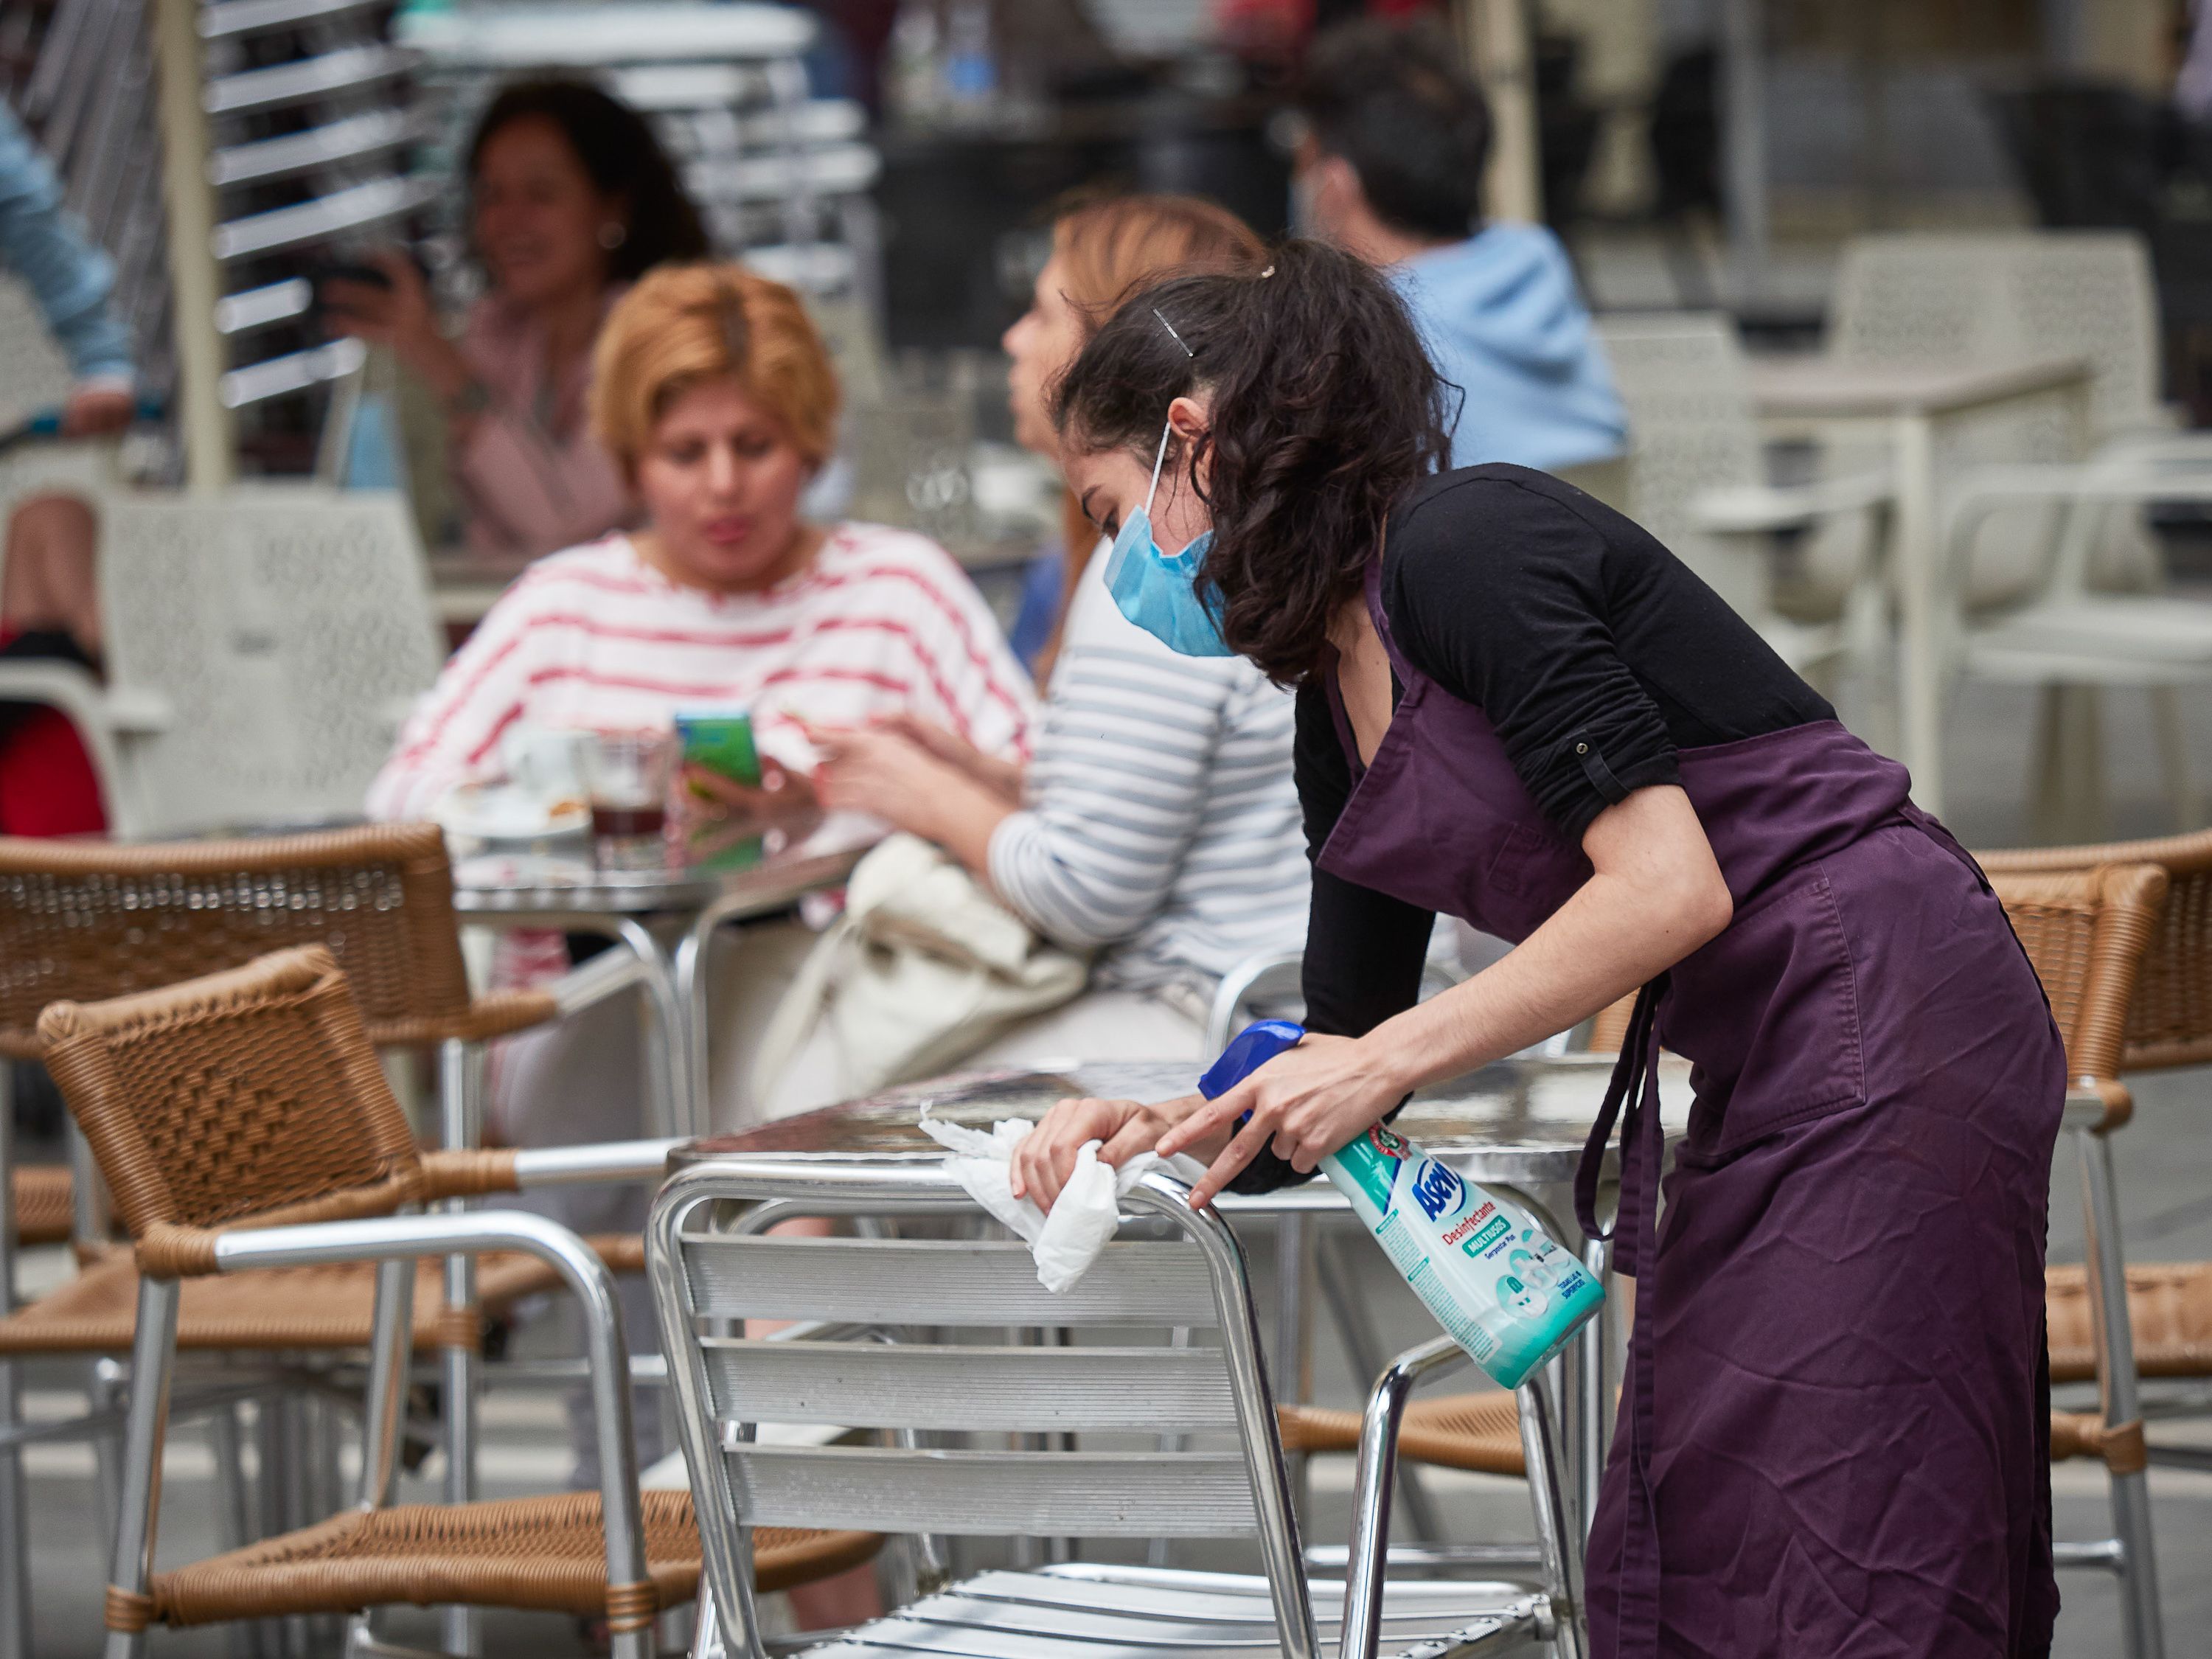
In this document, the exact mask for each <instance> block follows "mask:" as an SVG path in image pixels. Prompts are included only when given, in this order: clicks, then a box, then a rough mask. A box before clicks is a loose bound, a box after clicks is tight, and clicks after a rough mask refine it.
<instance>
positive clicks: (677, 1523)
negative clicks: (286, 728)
mask: <svg viewBox="0 0 2212 1659" xmlns="http://www.w3.org/2000/svg"><path fill="white" fill-rule="evenodd" d="M39 1032H40V1037H41V1039H42V1042H43V1046H44V1052H45V1054H46V1061H47V1064H48V1066H50V1067H51V1068H52V1071H53V1073H54V1075H55V1078H56V1080H57V1081H58V1083H59V1084H60V1085H61V1089H62V1092H63V1095H64V1098H65V1099H66V1100H67V1102H68V1103H69V1107H70V1112H71V1113H72V1115H74V1116H75V1117H76V1121H77V1122H78V1124H79V1126H80V1127H82V1129H83V1131H84V1133H85V1134H86V1137H87V1139H88V1140H89V1141H90V1143H91V1145H92V1147H93V1150H94V1155H95V1156H96V1158H98V1161H99V1165H100V1172H101V1173H102V1175H103V1176H105V1177H106V1180H107V1182H108V1183H109V1185H110V1187H111V1188H112V1190H113V1192H114V1194H115V1200H116V1206H117V1209H118V1213H119V1214H120V1216H121V1218H122V1219H123V1221H124V1223H125V1225H126V1227H127V1228H128V1230H129V1231H130V1235H131V1240H132V1242H133V1246H134V1254H135V1256H136V1261H137V1268H138V1272H139V1275H140V1276H139V1279H138V1280H137V1333H136V1340H135V1343H134V1346H133V1352H132V1363H131V1398H130V1407H129V1413H128V1419H127V1422H126V1425H125V1470H124V1502H123V1505H122V1508H121V1510H120V1511H119V1519H118V1528H117V1533H116V1541H115V1557H114V1564H113V1571H112V1575H111V1578H110V1583H109V1589H108V1592H107V1601H106V1623H107V1628H108V1631H109V1632H110V1636H109V1643H108V1648H107V1652H108V1654H109V1655H110V1659H126V1656H131V1655H136V1654H138V1653H140V1652H142V1651H143V1645H144V1632H145V1631H146V1630H147V1628H148V1627H149V1626H151V1625H153V1624H155V1623H166V1624H172V1625H185V1624H203V1623H209V1622H214V1621H217V1620H235V1619H253V1618H266V1617H273V1616H282V1615H311V1614H317V1613H356V1614H358V1615H360V1616H361V1617H362V1619H363V1620H366V1618H367V1610H368V1608H370V1607H374V1606H379V1605H386V1604H391V1603H394V1602H401V1601H413V1602H417V1603H422V1604H426V1605H427V1604H431V1603H451V1602H454V1601H459V1602H464V1603H467V1604H471V1605H474V1606H479V1607H522V1608H542V1609H550V1610H554V1611H559V1612H565V1613H576V1614H582V1615H586V1616H603V1617H605V1619H606V1620H607V1621H608V1626H609V1629H610V1631H611V1634H612V1638H613V1642H614V1651H615V1653H616V1654H617V1656H618V1659H645V1656H647V1655H648V1654H649V1653H650V1652H651V1650H652V1648H651V1638H652V1630H653V1624H654V1621H655V1620H656V1619H657V1617H658V1615H659V1613H660V1612H661V1611H662V1610H663V1609H665V1608H666V1607H671V1606H673V1605H675V1604H677V1603H678V1602H680V1601H684V1600H687V1599H689V1598H690V1596H691V1595H693V1594H694V1593H695V1590H696V1585H697V1582H698V1574H699V1565H700V1554H699V1545H698V1541H697V1532H696V1527H694V1526H692V1525H691V1524H690V1516H689V1514H688V1513H687V1510H688V1506H687V1505H686V1504H684V1501H683V1500H682V1498H680V1497H674V1496H671V1497H666V1498H656V1499H655V1500H654V1502H653V1504H652V1505H651V1506H650V1508H649V1509H648V1508H647V1507H646V1506H644V1505H642V1504H641V1501H640V1498H639V1494H638V1488H637V1479H636V1469H635V1453H634V1450H633V1448H632V1446H631V1442H630V1423H629V1409H630V1381H629V1357H628V1349H627V1346H626V1344H625V1343H624V1341H623V1334H622V1322H621V1314H620V1311H619V1310H618V1308H617V1305H616V1303H615V1300H614V1291H613V1283H612V1279H611V1276H610V1275H609V1273H608V1272H607V1270H606V1267H605V1264H604V1263H603V1262H602V1261H600V1260H599V1257H598V1256H597V1255H595V1254H593V1252H592V1250H591V1249H589V1248H588V1247H587V1246H586V1244H585V1243H584V1242H583V1241H582V1240H580V1239H579V1238H578V1237H576V1236H575V1235H574V1234H573V1233H571V1232H569V1231H568V1230H567V1229H565V1228H562V1227H561V1226H560V1225H557V1224H556V1223H553V1222H550V1221H548V1220H546V1219H545V1218H543V1217H540V1216H536V1215H531V1214H526V1213H523V1212H499V1211H475V1212H465V1213H442V1214H438V1215H430V1216H422V1215H403V1214H398V1213H397V1212H400V1211H402V1210H404V1209H407V1208H410V1207H411V1206H419V1205H422V1204H427V1203H431V1202H435V1201H436V1200H443V1199H452V1198H457V1197H465V1196H474V1195H480V1194H487V1193H492V1192H502V1191H513V1190H517V1189H519V1188H521V1187H523V1186H525V1185H530V1184H535V1182H536V1181H537V1180H538V1179H540V1178H560V1179H580V1178H600V1179H607V1178H636V1177H638V1176H641V1175H646V1174H648V1173H652V1172H656V1171H657V1170H658V1169H659V1165H660V1164H661V1162H662V1161H663V1160H664V1159H665V1156H666V1152H667V1146H668V1143H666V1142H665V1141H651V1142H638V1143H631V1144H627V1145H623V1146H613V1147H607V1148H601V1149H595V1152H594V1154H593V1155H592V1156H591V1157H588V1158H587V1157H584V1156H580V1153H579V1151H578V1149H574V1148H563V1149H561V1150H560V1151H559V1152H552V1153H541V1154H531V1153H526V1152H522V1153H518V1152H418V1151H417V1149H416V1146H415V1142H414V1138H413V1135H412V1134H411V1133H410V1130H409V1128H408V1126H407V1122H406V1120H405V1118H404V1115H402V1114H401V1112H400V1110H399V1109H398V1103H397V1102H396V1101H395V1100H394V1099H393V1098H392V1093H391V1091H390V1088H389V1086H388V1085H386V1080H385V1078H384V1074H383V1072H382V1070H381V1069H380V1066H379V1064H378V1061H377V1058H376V1053H375V1050H374V1048H373V1047H372V1046H371V1044H370V1042H369V1040H368V1032H367V1030H366V1029H365V1025H364V1022H363V1020H362V1016H361V1014H360V1012H359V1011H358V1010H357V1009H356V1007H355V1006H354V1004H353V1002H352V1000H350V998H349V996H348V994H347V985H346V980H345V976H344V975H343V974H342V973H341V972H340V971H339V970H338V969H337V964H336V963H335V962H334V961H333V960H332V958H331V954H330V953H329V952H328V951H325V950H324V949H322V948H321V947H320V946H312V947H309V948H307V949H301V950H291V951H279V952H277V953H276V954H274V955H271V956H269V957H264V958H262V959H261V960H259V961H258V962H255V963H250V964H248V965H247V966H246V967H244V968H239V969H229V970H228V971H226V972H222V973H218V974H212V975H208V976H206V977H204V978H201V979H197V980H194V981H189V982H188V983H185V984H183V985H179V986H175V987H170V988H167V989H164V990H158V991H149V992H144V993H141V994H137V995H134V996H128V997H122V998H118V999H116V1000H112V1001H110V1002H106V1003H101V1004H96V1005H92V1006H82V1005H78V1004H75V1003H69V1002H63V1003H58V1004H56V1005H55V1006H52V1007H51V1008H49V1009H48V1010H47V1011H46V1013H45V1014H44V1015H42V1016H41V1017H40V1022H39ZM488 1249H501V1250H509V1251H519V1252H521V1253H525V1254H527V1255H531V1256H532V1257H534V1258H535V1259H537V1260H538V1261H543V1262H544V1263H545V1264H546V1265H547V1266H548V1267H550V1268H551V1269H552V1270H553V1271H554V1272H555V1273H557V1274H558V1275H559V1277H560V1278H561V1279H562V1281H563V1282H564V1283H565V1284H567V1285H568V1288H569V1289H570V1290H571V1291H574V1294H575V1296H576V1297H577V1299H578V1302H579V1304H580V1306H581V1307H582V1309H583V1311H584V1316H585V1321H586V1340H587V1345H588V1355H589V1360H590V1370H591V1374H592V1393H593V1404H594V1418H595V1422H596V1425H597V1429H598V1433H599V1446H600V1453H601V1463H602V1468H603V1487H602V1490H601V1491H600V1492H599V1493H598V1494H595V1495H577V1494H563V1495H561V1496H558V1497H551V1498H531V1499H519V1500H508V1501H506V1502H501V1503H496V1504H462V1505H454V1506H448V1505H435V1506H409V1507H398V1508H394V1507H389V1506H388V1502H387V1500H388V1498H389V1497H390V1494H391V1491H392V1483H393V1480H394V1479H395V1475H396V1471H397V1467H398V1465H397V1454H398V1439H399V1435H398V1425H399V1418H400V1401H401V1398H402V1395H403V1393H404V1388H405V1382H406V1372H405V1360H406V1354H407V1344H406V1342H405V1340H404V1333H405V1331H406V1329H407V1328H408V1325H409V1322H410V1311H409V1307H408V1304H409V1303H410V1300H411V1299H412V1291H413V1289H414V1285H415V1279H416V1267H415V1265H414V1264H415V1260H416V1258H417V1257H419V1256H421V1255H426V1254H428V1255H446V1254H449V1253H452V1252H455V1251H465V1252H467V1253H469V1254H471V1255H476V1254H480V1253H482V1252H484V1251H486V1250H488ZM357 1261H375V1262H377V1263H379V1264H380V1266H379V1267H378V1268H377V1270H376V1271H377V1287H376V1291H377V1294H376V1310H375V1318H374V1331H373V1334H372V1340H371V1343H370V1345H369V1346H370V1350H371V1358H370V1363H369V1368H368V1369H369V1396H368V1413H367V1417H366V1423H367V1431H366V1433H367V1440H366V1443H365V1444H364V1447H363V1457H362V1489H361V1501H360V1504H359V1505H358V1506H357V1507H356V1509H355V1510H351V1511H349V1512H348V1513H345V1514H343V1515H340V1516H337V1517H334V1518H333V1519H331V1520H330V1521H327V1522H324V1523H323V1524H321V1525H319V1526H316V1527H312V1528H307V1529H306V1530H305V1531H301V1532H295V1533H293V1534H288V1535H286V1536H283V1537H280V1538H275V1539H270V1540H266V1541H263V1542H261V1543H258V1544H255V1545H252V1546H249V1547H246V1548H245V1549H242V1550H237V1551H234V1552H231V1553H228V1554H226V1555H222V1556H218V1557H216V1558H215V1559H212V1560H209V1561H204V1562H201V1563H199V1564H197V1565H192V1566H186V1567H182V1568H179V1569H176V1570H173V1571H167V1572H163V1573H159V1574H156V1573H155V1572H153V1571H152V1560H153V1554H154V1522H155V1500H156V1498H157V1495H158V1491H159V1480H158V1472H159V1469H160V1466H161V1445H162V1440H163V1437H164V1433H165V1431H166V1426H167V1413H168V1401H169V1394H170V1389H171V1386H172V1381H173V1374H174V1369H175V1362H176V1352H177V1331H178V1325H179V1312H180V1309H181V1307H182V1305H183V1304H184V1303H185V1299H186V1297H185V1286H186V1285H196V1284H201V1283H208V1282H220V1281H221V1279H222V1276H223V1275H227V1274H230V1273H237V1272H240V1271H243V1270H246V1269H250V1268H254V1267H281V1268H284V1269H287V1270H295V1271H296V1270H306V1271H309V1272H313V1271H318V1270H319V1269H322V1268H325V1267H329V1266H331V1265H334V1264H337V1263H340V1262H357ZM770 1546H771V1547H770V1549H769V1552H768V1553H766V1554H765V1555H764V1557H763V1563H762V1569H761V1571H762V1575H763V1581H764V1582H765V1583H775V1584H789V1583H799V1582H804V1581H805V1580H806V1579H809V1578H811V1577H819V1576H822V1575H823V1574H826V1573H829V1572H832V1571H842V1570H843V1569H845V1568H847V1567H848V1566H851V1565H854V1564H855V1563H857V1562H859V1561H861V1560H865V1559H867V1557H868V1556H869V1555H871V1554H872V1553H873V1551H874V1549H875V1548H876V1546H877V1540H876V1539H875V1538H874V1537H873V1536H872V1534H864V1533H851V1532H845V1533H824V1532H811V1533H804V1534H801V1533H792V1532H785V1533H779V1534H776V1535H775V1538H773V1539H772V1540H770ZM373 1639H374V1638H373V1636H372V1633H371V1632H369V1631H368V1629H367V1627H366V1625H365V1624H364V1625H363V1626H361V1627H359V1628H357V1630H356V1640H357V1641H359V1642H361V1643H362V1644H367V1643H368V1642H369V1641H372V1640H373ZM349 1650H350V1649H349Z"/></svg>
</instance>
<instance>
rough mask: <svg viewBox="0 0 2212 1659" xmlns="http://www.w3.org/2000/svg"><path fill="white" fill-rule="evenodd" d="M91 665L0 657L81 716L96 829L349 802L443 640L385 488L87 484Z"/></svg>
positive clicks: (244, 819) (30, 697) (401, 517)
mask: <svg viewBox="0 0 2212 1659" xmlns="http://www.w3.org/2000/svg"><path fill="white" fill-rule="evenodd" d="M98 512H99V515H100V604H101V606H102V609H103V611H104V612H105V617H106V652H107V680H106V684H101V683H100V681H99V680H97V679H95V678H94V677H93V676H91V675H90V674H88V673H86V672H84V671H82V670H81V669H78V668H76V666H74V665H70V664H66V663H54V662H32V661H9V662H0V697H12V698H17V699H21V700H23V701H27V702H46V703H50V704H52V705H53V706H55V707H57V708H60V709H61V710H62V711H63V712H64V713H65V714H68V715H69V716H70V719H71V720H74V721H75V722H76V726H77V727H78V730H79V731H80V732H82V735H83V737H84V739H85V744H86V747H87V748H88V750H90V752H91V754H92V757H93V761H94V767H95V768H96V769H97V770H98V772H99V775H100V787H101V791H102V793H103V796H104V798H105V799H106V804H107V814H108V822H109V828H110V829H111V830H112V832H113V833H114V834H116V835H117V836H125V837H143V836H155V835H161V834H174V833H180V832H191V831H194V830H199V829H209V828H214V827H219V826H225V825H239V824H263V825H275V824H286V823H307V822H313V821H316V820H319V819H330V818H334V817H352V816H355V815H357V814H358V813H359V811H360V810H361V803H362V796H363V794H364V793H366V792H367V790H368V783H369V780H370V779H371V778H372V777H374V775H375V773H376V769H377V768H378V767H379V766H380V765H381V764H382V763H383V762H384V759H385V757H386V755H387V754H388V753H389V752H390V750H391V746H392V736H393V733H394V732H395V731H396V730H397V728H398V723H399V721H400V720H401V719H402V718H403V717H404V714H405V713H406V710H407V708H408V706H409V705H410V702H411V701H412V699H413V698H414V697H415V696H417V695H418V694H420V693H421V692H422V691H423V690H426V689H428V686H429V684H430V683H431V682H432V680H433V679H435V678H436V675H437V671H438V664H439V662H440V660H441V657H442V655H443V653H442V651H441V648H440V644H439V641H438V638H437V634H436V629H435V623H434V621H433V618H432V613H431V608H430V600H429V595H428V586H427V584H426V580H425V576H424V567H423V562H422V553H421V550H420V548H419V546H418V545H417V544H416V536H415V529H414V524H413V521H412V520H411V519H410V517H409V514H408V511H407V506H406V503H405V502H404V501H403V500H402V499H401V498H400V497H398V495H383V494H374V493H368V492H354V493H346V494H339V493H336V492H332V491H329V490H325V489H316V488H313V487H308V486H274V485H271V486H258V487H252V488H241V489H235V490H233V491H229V492H227V493H225V494H223V495H217V496H211V497H205V498H203V497H197V496H183V495H129V494H118V495H108V496H106V497H104V498H102V499H101V500H100V501H99V503H98Z"/></svg>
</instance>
